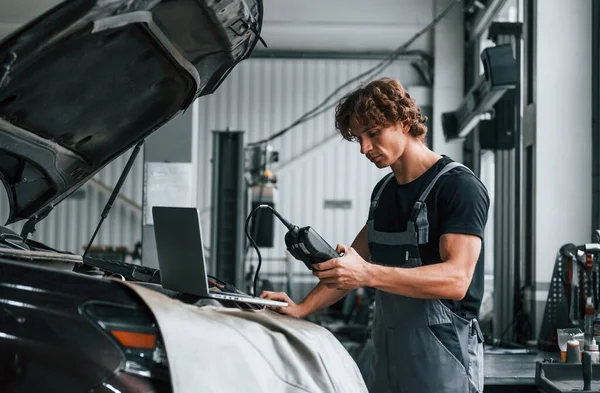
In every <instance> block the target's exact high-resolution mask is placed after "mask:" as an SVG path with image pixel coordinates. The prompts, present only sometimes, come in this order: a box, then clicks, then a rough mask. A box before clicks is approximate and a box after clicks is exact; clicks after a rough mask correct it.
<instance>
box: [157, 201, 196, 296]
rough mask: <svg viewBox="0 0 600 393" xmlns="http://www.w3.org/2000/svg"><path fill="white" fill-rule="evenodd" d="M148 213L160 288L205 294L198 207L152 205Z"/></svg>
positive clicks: (191, 293)
mask: <svg viewBox="0 0 600 393" xmlns="http://www.w3.org/2000/svg"><path fill="white" fill-rule="evenodd" d="M152 217H153V219H154V236H155V240H156V250H157V253H158V266H159V269H160V277H161V283H162V286H163V288H165V289H170V290H173V291H177V292H181V293H186V294H190V295H196V296H208V280H207V276H206V264H205V260H204V248H203V246H202V230H201V226H200V213H199V211H198V209H197V208H195V207H170V206H153V207H152Z"/></svg>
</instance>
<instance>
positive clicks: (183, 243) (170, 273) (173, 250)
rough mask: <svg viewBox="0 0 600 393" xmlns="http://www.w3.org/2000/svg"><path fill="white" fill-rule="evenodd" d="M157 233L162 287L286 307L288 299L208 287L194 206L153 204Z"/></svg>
mask: <svg viewBox="0 0 600 393" xmlns="http://www.w3.org/2000/svg"><path fill="white" fill-rule="evenodd" d="M152 217H153V219H154V236H155V239H156V249H157V252H158V266H159V269H160V278H161V283H162V286H163V288H165V289H170V290H173V291H177V292H180V293H185V294H189V295H195V296H200V297H207V298H213V299H223V300H232V301H235V302H243V303H250V304H259V305H265V306H275V307H285V306H287V305H288V304H287V303H286V302H280V301H275V300H269V299H261V298H259V297H255V296H250V295H246V294H243V293H231V292H223V291H213V290H209V288H208V276H207V273H206V262H205V260H204V247H203V245H202V230H201V227H200V213H199V211H198V209H196V208H194V207H167V206H153V207H152Z"/></svg>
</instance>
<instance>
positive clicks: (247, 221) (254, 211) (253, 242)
mask: <svg viewBox="0 0 600 393" xmlns="http://www.w3.org/2000/svg"><path fill="white" fill-rule="evenodd" d="M261 206H263V205H259V206H257V207H255V208H254V209H253V210H252V211H251V212H250V214H248V217H246V236H247V237H248V240H250V243H252V246H253V247H254V249H255V250H256V254H257V255H258V266H257V267H256V271H255V272H254V283H253V286H252V294H253V295H254V296H257V294H256V283H257V280H258V272H259V271H260V267H261V266H262V256H261V255H260V250H259V249H258V246H257V245H256V242H255V241H254V239H253V238H252V236H250V232H249V231H248V223H249V222H250V218H252V216H253V215H254V213H256V211H257V210H258V209H260V208H261Z"/></svg>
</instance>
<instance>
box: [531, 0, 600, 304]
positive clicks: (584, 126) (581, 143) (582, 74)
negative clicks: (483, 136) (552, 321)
mask: <svg viewBox="0 0 600 393" xmlns="http://www.w3.org/2000/svg"><path fill="white" fill-rule="evenodd" d="M536 4H537V9H536V11H537V28H536V36H537V51H536V56H537V60H536V69H537V76H536V84H537V91H536V96H537V102H536V132H535V138H536V142H535V143H536V153H537V155H536V158H535V165H536V182H535V186H536V191H535V192H536V212H535V213H536V223H535V228H536V229H535V230H536V235H535V252H536V281H537V282H543V283H547V282H549V281H550V278H551V277H552V271H553V267H554V260H555V256H556V253H557V251H558V248H559V247H560V246H562V245H563V244H565V243H569V242H572V243H575V244H581V243H584V242H589V241H590V240H591V239H590V235H591V210H592V201H591V195H592V190H591V178H592V177H591V167H592V156H591V155H592V146H591V141H592V140H591V118H592V113H591V80H592V77H591V64H592V59H591V51H592V47H591V38H592V32H591V30H592V29H591V24H592V22H591V10H592V4H591V2H590V1H569V2H568V4H567V2H565V1H561V0H544V1H537V2H536ZM565 7H566V8H568V12H566V11H565ZM537 296H538V298H537V300H546V296H547V293H544V292H541V291H540V292H539V293H538V295H537Z"/></svg>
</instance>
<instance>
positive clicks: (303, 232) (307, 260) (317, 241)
mask: <svg viewBox="0 0 600 393" xmlns="http://www.w3.org/2000/svg"><path fill="white" fill-rule="evenodd" d="M259 208H266V209H269V210H271V212H273V214H274V215H275V216H276V217H277V218H278V219H279V220H280V221H281V222H282V223H283V225H285V226H286V227H287V229H288V233H286V234H285V238H284V239H285V245H286V247H287V250H288V251H289V252H290V254H292V256H293V257H294V258H296V259H297V260H299V261H302V262H304V264H305V265H306V267H307V268H308V269H310V270H314V267H313V264H314V263H321V262H325V261H328V260H330V259H332V258H338V257H340V256H341V255H340V254H338V253H337V251H336V250H335V249H334V248H333V247H331V246H330V245H329V244H328V243H327V242H326V241H325V239H323V238H322V237H321V236H320V235H319V234H318V233H317V232H316V231H315V230H314V229H313V228H311V227H309V226H307V227H302V228H300V227H298V226H296V225H293V224H291V223H290V222H289V221H287V220H286V219H284V218H283V217H281V215H280V214H279V213H278V212H277V211H276V210H275V209H273V208H272V207H271V206H269V205H259V206H257V207H256V208H255V209H254V210H253V211H252V213H250V215H249V216H248V218H250V216H251V215H252V214H253V213H254V212H255V211H256V210H257V209H259Z"/></svg>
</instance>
